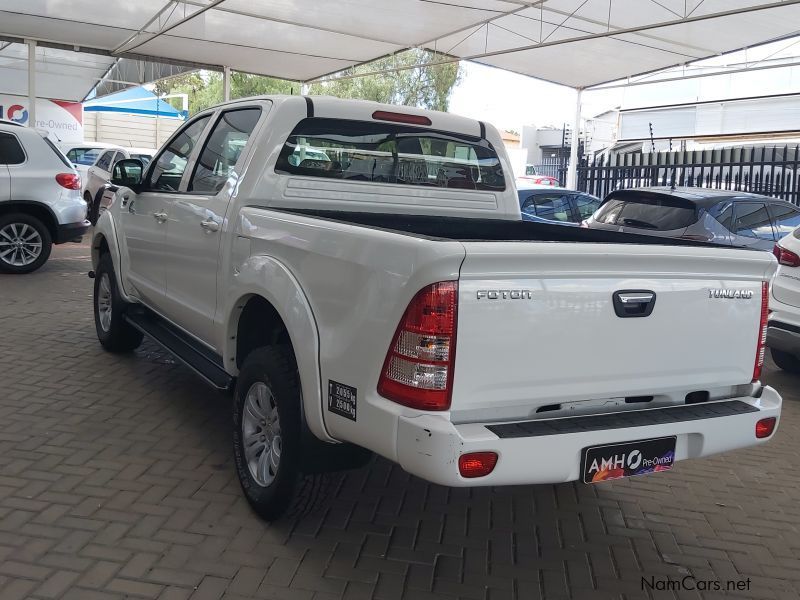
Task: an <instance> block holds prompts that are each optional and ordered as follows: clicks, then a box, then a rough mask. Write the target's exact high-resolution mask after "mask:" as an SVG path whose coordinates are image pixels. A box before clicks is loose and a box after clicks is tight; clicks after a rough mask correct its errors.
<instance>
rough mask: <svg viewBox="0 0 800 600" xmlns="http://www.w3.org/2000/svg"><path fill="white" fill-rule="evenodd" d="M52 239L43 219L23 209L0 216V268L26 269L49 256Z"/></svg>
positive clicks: (19, 271) (7, 270)
mask: <svg viewBox="0 0 800 600" xmlns="http://www.w3.org/2000/svg"><path fill="white" fill-rule="evenodd" d="M52 246H53V240H52V238H51V237H50V231H49V230H48V229H47V227H46V226H45V224H44V223H42V222H41V221H40V220H39V219H37V218H36V217H34V216H31V215H27V214H25V213H12V214H9V215H3V216H0V271H2V272H4V273H30V272H32V271H35V270H36V269H38V268H39V267H41V266H42V265H43V264H44V263H45V262H47V259H48V258H49V257H50V250H51V249H52Z"/></svg>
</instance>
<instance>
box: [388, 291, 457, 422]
mask: <svg viewBox="0 0 800 600" xmlns="http://www.w3.org/2000/svg"><path fill="white" fill-rule="evenodd" d="M457 311H458V282H456V281H441V282H439V283H432V284H431V285H429V286H427V287H424V288H423V289H421V290H420V291H419V292H417V294H416V295H415V296H414V298H413V299H412V300H411V302H410V303H409V305H408V308H406V311H405V313H404V314H403V318H402V319H400V324H399V325H398V327H397V331H396V332H395V334H394V338H392V344H391V346H389V351H388V352H387V354H386V360H385V361H384V363H383V370H382V371H381V377H380V380H379V382H378V393H379V394H380V395H381V396H383V397H384V398H388V399H389V400H392V401H394V402H397V403H398V404H403V405H405V406H409V407H411V408H416V409H419V410H447V409H448V408H450V398H451V394H452V392H453V369H454V368H455V351H456V324H457Z"/></svg>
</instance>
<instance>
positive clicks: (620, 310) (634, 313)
mask: <svg viewBox="0 0 800 600" xmlns="http://www.w3.org/2000/svg"><path fill="white" fill-rule="evenodd" d="M655 305H656V293H655V292H652V291H650V290H620V291H618V292H614V312H615V313H617V316H618V317H620V318H622V319H627V318H630V317H648V316H650V314H651V313H652V312H653V308H654V307H655Z"/></svg>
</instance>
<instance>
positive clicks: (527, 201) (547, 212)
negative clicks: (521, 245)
mask: <svg viewBox="0 0 800 600" xmlns="http://www.w3.org/2000/svg"><path fill="white" fill-rule="evenodd" d="M517 196H518V197H519V208H520V212H521V213H522V220H523V221H539V222H545V223H557V224H559V225H569V226H573V227H577V226H578V224H579V223H580V222H581V221H583V220H584V219H588V218H589V217H590V216H592V214H593V213H594V211H596V210H597V208H598V207H599V206H600V198H595V197H594V196H591V195H589V194H586V193H583V192H574V191H572V190H565V189H553V188H552V187H550V186H542V185H531V184H528V183H526V182H525V181H524V180H523V181H520V180H517Z"/></svg>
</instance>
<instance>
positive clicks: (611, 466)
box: [581, 435, 675, 483]
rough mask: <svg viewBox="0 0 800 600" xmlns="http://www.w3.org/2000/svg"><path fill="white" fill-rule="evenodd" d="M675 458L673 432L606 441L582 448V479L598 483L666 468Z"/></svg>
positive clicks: (665, 469) (586, 481) (666, 469)
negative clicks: (646, 437)
mask: <svg viewBox="0 0 800 600" xmlns="http://www.w3.org/2000/svg"><path fill="white" fill-rule="evenodd" d="M674 462H675V436H674V435H673V436H670V437H663V438H655V439H650V440H637V441H634V442H624V443H622V444H605V445H603V446H590V447H589V448H584V449H583V458H582V460H581V473H582V474H583V482H584V483H598V482H600V481H610V480H612V479H620V478H622V477H631V476H633V475H644V474H645V473H653V472H655V471H669V470H670V469H671V468H672V464H673V463H674Z"/></svg>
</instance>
